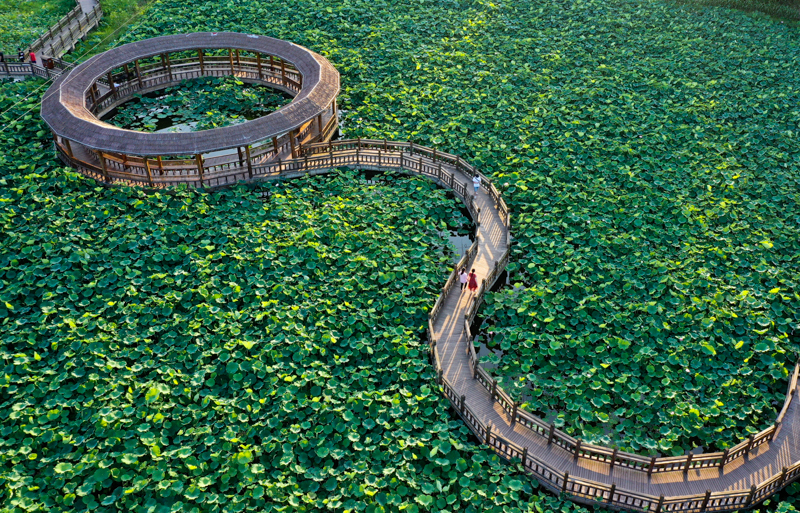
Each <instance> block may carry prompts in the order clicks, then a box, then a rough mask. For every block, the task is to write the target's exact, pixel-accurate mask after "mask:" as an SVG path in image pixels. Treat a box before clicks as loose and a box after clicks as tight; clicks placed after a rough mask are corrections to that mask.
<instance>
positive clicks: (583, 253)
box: [126, 0, 800, 453]
mask: <svg viewBox="0 0 800 513" xmlns="http://www.w3.org/2000/svg"><path fill="white" fill-rule="evenodd" d="M217 9H218V4H217V3H216V2H205V3H195V4H192V5H191V7H190V6H188V5H185V4H183V3H182V2H179V1H177V0H170V1H166V0H164V1H162V2H161V3H159V4H156V5H155V6H154V8H153V14H154V15H153V16H151V17H150V18H149V22H148V23H145V24H143V25H142V26H141V27H140V28H139V29H137V30H135V31H133V32H131V33H129V34H128V35H127V36H126V40H132V39H137V38H140V37H148V36H150V35H155V34H168V33H175V32H181V31H186V30H196V29H198V28H202V29H207V30H220V31H221V30H239V31H253V32H257V33H265V34H268V35H271V36H276V37H280V38H284V39H289V40H292V41H295V42H297V43H299V44H302V45H305V46H308V47H310V48H312V49H315V50H318V51H321V52H323V53H325V54H326V55H328V56H329V58H331V59H332V60H333V62H334V64H335V65H336V66H337V68H338V69H339V71H340V72H341V74H342V80H343V86H344V87H343V89H344V92H343V95H342V99H341V105H342V108H343V109H344V110H345V111H346V113H347V115H346V118H345V126H346V127H347V129H348V134H347V135H348V136H359V135H360V136H363V137H377V138H388V139H400V140H404V139H413V140H416V141H420V142H424V143H426V144H429V145H434V146H437V147H440V148H442V149H444V150H448V151H454V152H456V153H460V154H462V155H464V156H465V157H467V158H469V159H470V160H471V161H472V162H473V163H475V164H476V165H477V166H479V167H480V168H481V169H483V170H484V171H486V172H488V173H490V174H493V175H494V176H495V177H496V178H497V182H498V183H499V184H500V185H501V187H502V188H503V189H504V190H505V192H506V195H507V197H508V198H509V202H510V205H511V208H512V211H513V212H514V213H515V218H514V225H515V228H514V234H515V237H516V241H517V244H516V246H515V249H514V264H513V267H512V268H513V269H514V274H513V279H514V281H516V282H519V283H521V284H522V287H523V290H522V291H521V292H516V293H509V292H501V293H499V294H496V295H495V296H494V297H493V298H491V299H490V301H489V303H490V304H489V306H488V307H487V309H486V311H485V314H486V316H487V317H489V318H491V319H493V320H494V322H495V324H494V326H493V327H492V328H491V329H492V330H493V331H494V332H496V333H497V335H496V336H495V337H494V338H495V340H494V341H493V343H495V344H498V345H500V346H503V347H505V349H506V351H507V353H506V356H504V358H503V360H502V361H501V362H500V370H499V371H498V373H499V376H500V377H502V378H503V379H504V383H506V384H505V385H504V386H506V387H507V388H509V389H510V390H511V391H512V393H514V394H515V395H516V396H517V397H520V398H525V399H527V400H528V401H529V403H530V404H529V407H530V408H531V409H532V410H535V411H540V412H542V413H544V414H548V413H550V412H551V411H553V412H554V413H553V414H554V415H556V416H557V419H558V422H559V423H563V425H564V427H565V429H566V430H567V431H569V432H571V433H575V434H576V435H579V436H581V437H583V438H584V439H586V440H592V441H598V442H605V443H614V444H618V445H620V446H622V447H624V448H629V449H632V450H637V451H642V452H646V451H647V450H659V451H661V452H664V453H674V452H675V453H676V452H682V451H683V449H687V448H690V447H693V446H696V445H703V446H706V447H709V448H712V449H713V448H717V447H724V446H726V445H730V444H732V443H735V442H737V441H738V440H740V439H741V438H742V437H744V436H745V435H746V433H747V432H751V431H757V430H759V429H761V428H763V427H765V426H766V425H768V424H769V423H771V422H772V421H773V420H774V417H775V414H776V409H777V407H778V406H779V403H780V401H782V399H783V393H784V391H785V385H786V377H787V375H788V370H790V369H791V367H792V365H793V364H794V361H795V359H796V356H795V354H794V353H795V351H796V348H795V346H794V344H792V343H791V341H790V340H789V339H788V336H787V333H789V332H790V331H791V329H792V328H793V327H794V325H795V323H796V322H797V317H796V316H797V315H800V313H798V309H797V307H798V302H797V301H798V299H797V297H796V296H795V294H794V292H793V291H794V290H795V289H796V288H797V287H796V278H795V276H796V275H797V271H798V269H797V263H796V260H795V259H794V255H796V254H797V252H798V243H797V242H796V241H797V240H798V238H797V228H796V223H794V222H793V221H792V220H793V219H794V218H795V217H796V216H797V214H798V210H797V196H796V192H795V187H794V184H795V183H796V179H797V176H798V168H797V163H796V158H797V153H796V150H795V149H794V148H795V146H796V144H795V138H796V136H797V126H798V122H799V121H800V116H799V115H798V111H797V110H796V109H794V108H793V105H794V104H795V103H796V101H797V100H798V89H797V87H796V83H797V71H796V69H797V61H798V57H800V54H799V53H798V45H797V44H796V41H797V32H796V29H794V28H791V27H787V26H786V25H785V24H783V25H782V24H780V23H776V22H774V21H771V20H769V19H767V18H765V17H763V16H761V17H753V16H749V15H747V14H744V13H741V12H736V11H726V10H715V9H704V10H701V11H697V12H694V13H693V14H692V15H691V16H689V12H690V11H688V10H686V9H685V8H682V7H680V6H678V5H675V4H663V3H657V2H649V3H647V4H640V3H638V2H627V1H617V2H612V3H608V2H600V1H597V0H587V1H582V2H548V3H544V4H542V3H536V4H531V3H507V4H496V3H491V2H471V1H470V2H468V1H461V2H457V1H454V2H444V3H440V2H423V3H422V4H419V3H413V6H412V3H411V2H408V3H404V2H391V3H389V2H380V1H378V2H374V1H369V2H366V1H365V2H360V1H355V2H354V1H349V2H344V3H331V4H324V3H323V4H321V5H320V4H313V5H312V4H308V5H305V4H296V5H295V4H292V5H291V8H288V7H286V8H285V9H284V11H285V12H284V14H283V15H282V16H278V17H274V16H273V17H267V16H266V13H267V12H275V11H277V10H279V7H278V4H277V3H273V2H268V1H260V2H251V3H244V4H242V5H240V6H238V8H237V10H236V14H235V15H231V16H230V17H220V16H214V15H213V13H214V12H215V11H216V10H217ZM267 18H269V19H267ZM265 19H267V20H266V23H267V24H268V25H267V26H266V27H265V26H264V25H263V23H264V20H265ZM443 20H447V21H446V22H445V21H443ZM664 20H669V21H664ZM648 366H650V367H652V369H651V368H649V367H648ZM512 383H513V385H512ZM576 390H577V391H579V392H580V393H575V391H576Z"/></svg>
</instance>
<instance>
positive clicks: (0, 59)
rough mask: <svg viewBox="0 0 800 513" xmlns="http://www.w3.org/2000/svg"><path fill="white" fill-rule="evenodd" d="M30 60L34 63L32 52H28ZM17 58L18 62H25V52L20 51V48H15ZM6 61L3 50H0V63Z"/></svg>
mask: <svg viewBox="0 0 800 513" xmlns="http://www.w3.org/2000/svg"><path fill="white" fill-rule="evenodd" d="M30 58H31V62H32V63H33V64H36V54H35V53H34V52H31V53H30ZM17 59H18V60H19V62H25V52H23V51H22V48H17ZM4 62H6V56H5V54H4V53H3V52H0V63H4Z"/></svg>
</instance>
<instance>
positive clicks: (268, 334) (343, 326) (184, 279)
mask: <svg viewBox="0 0 800 513" xmlns="http://www.w3.org/2000/svg"><path fill="white" fill-rule="evenodd" d="M38 85H40V84H39V83H37V82H35V81H29V82H24V83H17V84H8V83H6V84H3V92H2V93H0V110H5V109H8V108H11V111H10V112H9V113H8V114H5V116H8V117H6V118H4V121H5V123H8V124H9V126H10V127H11V128H12V131H11V132H10V136H9V137H8V138H7V139H5V140H4V143H3V147H2V152H0V170H2V175H0V201H2V203H3V205H4V208H3V210H2V211H1V212H0V223H1V224H2V230H3V233H4V239H3V244H2V246H1V247H2V250H0V294H1V295H0V325H1V326H2V330H0V333H1V334H0V338H2V344H1V345H0V361H2V365H3V372H2V374H0V416H2V418H3V419H4V420H3V421H2V425H1V426H0V432H2V435H3V436H2V440H0V454H2V456H1V457H2V463H3V465H2V470H1V471H0V478H1V479H3V482H4V483H5V486H3V487H2V488H0V504H3V509H4V510H8V511H22V510H26V511H33V510H37V509H38V510H41V511H44V510H47V511H88V510H94V509H98V510H106V511H108V510H118V511H136V512H139V511H141V512H145V511H187V512H189V511H200V510H202V511H221V510H225V511H243V510H265V511H270V510H276V511H285V510H287V508H288V509H291V510H295V511H303V510H314V511H320V510H324V509H333V510H356V509H358V510H361V509H364V507H365V506H368V507H369V508H368V509H369V510H370V511H377V510H383V509H391V510H397V509H400V508H402V509H403V510H404V511H421V510H425V511H427V510H430V509H440V510H449V511H509V510H510V511H533V510H535V509H536V508H540V509H543V510H547V511H552V510H554V509H559V510H563V511H564V512H569V511H583V510H582V508H577V507H574V506H572V505H570V504H568V503H563V502H561V501H560V500H558V499H555V498H552V497H548V496H546V495H543V494H541V493H540V492H539V491H537V490H536V487H535V484H534V483H531V481H530V480H529V479H527V478H526V477H525V476H524V475H523V474H521V473H520V472H519V471H518V470H517V469H515V468H514V467H510V466H508V465H506V464H504V463H502V462H501V461H500V460H499V458H498V457H497V456H496V455H494V454H492V453H490V452H488V451H486V450H485V449H483V448H481V447H480V446H479V445H477V444H475V443H473V441H472V440H471V439H470V437H469V436H468V431H467V428H466V427H465V426H464V425H463V424H462V423H461V422H460V421H457V420H455V419H454V418H453V417H452V416H451V414H450V413H449V412H448V410H447V406H446V403H444V402H443V401H442V399H441V397H440V395H439V393H438V391H437V388H436V385H435V381H434V375H433V372H432V370H431V366H430V364H429V362H428V358H427V351H426V344H425V342H424V341H423V340H421V337H423V338H424V335H423V330H424V327H425V326H426V322H427V311H428V309H429V308H430V307H431V306H432V304H433V301H434V299H435V296H436V294H437V293H438V290H439V287H440V285H441V282H442V280H443V279H444V277H445V276H446V274H447V273H448V272H449V267H450V265H451V264H450V262H451V259H452V254H451V253H452V251H453V248H452V246H451V245H450V244H449V243H448V241H447V238H446V237H445V236H444V235H442V233H446V232H447V231H448V230H449V229H457V228H458V226H460V225H463V224H465V223H466V219H464V218H463V215H462V214H461V210H460V208H459V205H458V204H457V203H456V202H454V201H453V200H452V199H450V198H448V195H447V194H446V192H445V191H444V190H441V189H438V188H436V187H435V186H434V185H433V184H432V183H431V182H428V181H426V180H422V179H414V178H408V177H401V176H394V175H376V176H371V177H369V182H370V183H367V177H365V176H364V175H360V174H357V173H354V172H338V173H334V175H333V176H331V177H317V178H314V179H304V180H297V181H292V182H287V183H276V184H265V185H259V186H254V187H252V188H249V187H237V188H233V189H231V190H228V191H225V192H220V193H216V194H198V193H195V192H191V191H186V190H177V191H173V193H170V194H153V195H147V194H145V193H144V192H142V191H141V190H138V189H120V188H114V189H105V188H103V187H98V186H97V184H96V183H95V182H93V181H90V180H87V179H85V178H83V177H81V176H79V175H76V174H74V173H72V172H70V171H69V170H65V169H59V168H58V166H57V165H56V162H55V161H54V159H53V158H52V155H51V154H50V153H49V151H47V152H42V149H43V148H45V149H48V150H49V145H50V142H49V137H48V133H47V132H46V131H45V130H44V128H45V127H44V126H43V124H42V123H41V122H40V121H38V120H37V118H33V117H31V118H30V119H28V120H25V121H27V122H25V123H23V122H19V123H11V121H12V120H13V119H16V118H17V117H23V118H24V115H25V111H26V110H27V109H29V108H31V107H33V106H36V105H37V104H38V101H39V98H38V97H37V96H33V97H31V98H29V99H28V100H24V101H22V103H20V104H19V105H18V106H16V107H12V105H13V104H14V103H16V102H19V101H20V99H21V98H23V97H24V95H26V94H29V93H31V92H35V87H38Z"/></svg>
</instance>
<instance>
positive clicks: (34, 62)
mask: <svg viewBox="0 0 800 513" xmlns="http://www.w3.org/2000/svg"><path fill="white" fill-rule="evenodd" d="M31 63H32V64H36V54H35V53H33V52H31Z"/></svg>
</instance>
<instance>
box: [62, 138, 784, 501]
mask: <svg viewBox="0 0 800 513" xmlns="http://www.w3.org/2000/svg"><path fill="white" fill-rule="evenodd" d="M57 148H58V150H59V154H60V156H61V157H62V158H68V156H67V154H66V151H65V149H64V148H62V147H61V146H60V145H58V144H57ZM332 148H337V150H336V151H333V149H332ZM389 148H393V149H394V151H395V152H396V153H388V150H389ZM418 149H419V147H418V146H416V145H412V144H411V143H389V142H386V141H373V140H357V141H354V140H343V141H334V142H331V143H322V144H316V143H315V144H309V145H307V146H306V147H305V150H306V151H304V152H303V155H302V156H301V157H300V158H295V159H290V160H285V161H282V162H281V161H278V162H266V163H263V164H261V165H259V166H254V168H253V178H254V179H264V178H282V177H294V176H299V175H301V174H305V173H307V172H311V171H316V170H326V169H332V168H336V167H352V168H361V169H380V170H388V169H400V170H402V171H405V172H409V173H412V174H419V175H422V176H426V177H428V178H430V179H433V180H436V181H440V182H441V183H444V184H447V185H449V186H451V187H453V188H454V190H457V195H459V197H460V198H461V199H462V201H464V202H465V204H468V203H470V201H469V199H470V196H469V195H468V194H467V193H466V190H465V188H464V187H463V185H462V186H461V187H460V189H459V188H456V187H455V186H456V184H457V183H458V184H459V185H460V182H457V181H456V180H455V178H454V176H453V172H451V171H450V170H449V169H444V168H442V167H441V166H439V165H438V162H439V159H448V160H450V161H453V162H459V161H460V159H459V158H458V157H454V156H449V155H448V154H442V153H439V152H436V159H437V160H433V158H431V156H432V152H431V153H430V155H431V156H429V154H428V152H427V151H426V150H425V149H423V150H422V152H421V153H422V155H417V150H418ZM384 152H387V153H384ZM72 163H73V164H75V162H74V159H73V161H72ZM462 166H463V164H462ZM77 167H78V169H79V171H81V172H83V173H84V174H87V175H89V176H92V177H93V178H96V179H103V178H104V176H103V174H102V170H99V169H98V168H97V166H96V165H94V164H90V163H86V162H83V161H81V162H79V163H77ZM242 171H243V168H241V167H240V168H238V169H237V170H236V173H234V174H233V175H231V174H220V176H219V177H218V179H222V178H225V179H224V180H222V181H219V182H218V183H217V184H216V185H214V184H213V183H206V184H202V183H200V184H198V183H197V178H198V177H197V176H196V173H195V174H194V175H192V174H187V175H186V176H183V177H179V178H180V180H173V183H187V184H190V185H193V186H198V185H199V186H207V187H208V186H210V187H214V186H225V185H230V184H231V183H235V181H236V180H242V179H246V178H245V175H244V174H243V173H242ZM237 173H238V174H237ZM129 175H130V176H128V177H126V180H128V183H134V184H137V185H146V182H145V180H144V179H143V178H142V177H141V176H140V175H136V174H129ZM230 176H234V178H235V180H233V181H230V180H228V179H227V178H229V177H230ZM237 177H242V178H237ZM490 188H491V185H490ZM458 191H461V193H458ZM501 199H502V198H501ZM500 205H502V204H501V203H500V202H497V203H496V206H497V208H498V211H499V210H500ZM506 222H508V223H509V224H510V216H509V217H507V218H506ZM479 245H480V243H479V240H476V242H475V243H474V244H473V245H472V246H471V247H470V249H469V250H468V251H467V253H466V254H465V255H464V256H462V258H461V260H460V261H459V264H458V265H457V267H456V269H458V268H460V267H461V266H462V265H463V264H462V262H471V261H472V260H473V259H474V258H475V257H476V256H477V252H478V249H479ZM509 255H510V250H509V249H507V250H506V251H505V253H504V254H503V255H502V257H501V259H500V260H499V261H498V262H497V264H496V265H495V266H494V268H493V269H492V270H491V271H490V272H489V274H488V275H487V277H486V279H484V280H483V282H482V283H481V285H480V288H479V292H478V295H477V296H476V297H475V301H473V303H472V305H471V306H470V309H469V311H468V313H467V315H466V317H465V319H464V320H463V323H464V333H465V334H466V342H467V346H466V351H467V353H468V355H469V359H470V363H471V365H472V367H473V368H472V372H473V377H474V379H475V380H477V381H478V382H479V383H480V384H481V385H482V386H483V387H484V388H486V389H487V390H488V391H489V392H490V396H491V398H492V400H493V401H498V403H499V405H500V406H501V407H502V408H503V410H505V411H506V413H508V414H510V415H509V416H510V417H511V421H512V422H519V423H520V424H521V425H523V426H526V427H528V428H529V429H531V431H533V432H534V433H536V434H538V435H539V436H543V437H546V438H547V443H548V444H555V445H557V446H558V447H561V448H562V449H563V450H565V451H566V452H568V453H570V454H573V455H575V457H578V458H583V459H589V460H594V461H599V462H602V463H606V464H609V465H612V466H619V467H623V468H625V469H628V470H634V471H640V472H646V473H647V474H648V475H650V474H652V473H654V472H655V473H661V472H670V471H683V472H686V471H688V470H694V469H705V468H720V467H723V466H724V465H725V464H727V463H729V462H731V461H733V460H734V459H736V458H740V457H743V456H745V455H748V454H750V453H751V452H752V451H753V449H754V448H756V447H758V446H759V445H761V444H765V443H768V442H770V441H772V440H773V439H774V437H775V435H776V433H777V431H778V423H776V425H773V426H770V427H768V428H767V429H764V430H762V431H761V432H760V433H758V434H755V435H752V436H751V437H749V438H748V439H747V440H745V441H742V442H741V443H739V444H737V445H736V446H734V447H732V448H730V449H728V450H726V451H724V452H716V453H706V454H688V455H686V456H671V457H661V458H655V457H650V458H648V457H645V456H641V455H637V454H632V453H627V452H623V451H618V450H617V449H611V448H608V447H602V446H597V445H593V444H588V443H582V441H581V440H579V439H577V438H575V437H572V436H570V435H568V434H566V433H564V432H563V431H561V430H559V429H557V428H556V427H555V425H554V424H552V423H546V422H544V421H543V420H542V419H540V418H538V417H537V416H536V415H534V414H532V413H530V412H526V411H524V410H523V409H522V408H521V405H520V404H519V403H516V402H515V401H514V400H513V399H512V398H511V397H510V395H509V394H508V393H507V392H505V390H503V388H502V387H500V386H498V381H497V380H496V379H494V378H493V377H492V375H491V374H490V373H489V372H488V371H487V370H485V369H484V368H482V367H481V366H480V365H478V359H477V355H476V354H475V350H474V345H473V343H472V340H471V332H470V327H469V323H470V320H471V319H473V318H474V316H475V315H476V313H477V310H478V308H479V306H480V304H481V301H482V298H483V295H484V294H485V291H486V290H488V289H489V288H491V284H492V283H493V282H494V281H495V280H496V279H497V278H498V277H499V275H500V274H501V273H502V270H503V269H504V268H505V266H506V263H507V261H508V258H509ZM456 281H457V279H456V273H455V272H451V273H450V275H449V276H448V278H447V281H446V282H445V286H444V287H443V289H442V293H441V294H440V296H439V297H438V298H437V301H436V303H435V304H434V308H433V310H432V312H431V315H429V319H428V327H427V334H428V339H429V343H430V355H431V360H432V362H433V365H434V367H435V370H436V375H437V382H438V383H439V384H440V386H441V388H442V392H443V393H444V394H445V396H446V397H447V398H448V400H450V402H451V404H452V406H453V408H454V409H455V410H456V412H457V413H458V414H459V416H461V418H462V419H463V420H464V422H465V423H466V424H467V426H468V427H470V429H471V430H472V431H473V432H474V433H475V435H476V436H477V437H478V438H479V439H480V440H481V441H483V442H484V443H486V444H487V445H488V446H489V447H490V448H491V449H492V450H494V451H495V452H497V453H498V454H499V455H500V456H501V457H503V458H505V459H507V460H513V461H517V460H519V461H520V462H521V463H522V465H523V466H524V467H525V469H526V470H527V471H528V472H531V473H532V474H533V475H535V476H536V478H537V479H539V481H540V482H541V483H542V484H543V485H544V486H545V487H547V488H549V489H551V490H553V491H555V492H557V493H566V494H568V495H569V496H570V497H571V498H572V499H573V500H576V501H579V502H584V503H587V504H593V505H603V506H609V507H616V508H621V509H627V510H633V511H643V512H644V511H648V512H652V511H671V512H701V511H732V510H738V509H742V508H748V507H751V506H754V505H755V504H757V503H759V502H760V501H762V500H764V499H765V498H767V497H768V496H770V495H772V494H774V493H775V492H777V491H778V490H780V489H782V488H783V487H785V486H787V485H788V484H790V483H791V482H793V481H795V480H796V479H798V478H800V462H796V463H794V464H792V465H791V466H789V467H787V468H785V469H783V470H782V471H781V474H780V475H775V476H772V477H770V478H768V479H766V480H764V481H763V482H761V483H760V484H758V485H757V486H756V485H754V486H753V487H752V488H751V489H749V490H743V491H723V492H713V493H712V492H707V493H705V494H698V495H687V496H679V497H663V496H662V497H654V496H650V495H646V494H640V493H636V492H632V491H629V490H624V489H622V488H616V486H615V485H614V484H613V483H611V484H610V485H609V484H606V483H599V482H595V481H591V480H586V479H580V478H575V477H573V476H569V475H568V473H562V472H560V471H558V469H556V468H555V467H552V466H551V465H549V464H548V463H546V462H544V461H541V460H539V459H538V458H537V457H536V456H535V455H534V454H529V453H528V449H527V448H525V447H521V446H518V445H515V444H514V443H512V442H511V441H509V440H505V439H503V438H502V437H500V436H499V435H498V434H497V433H494V432H493V431H492V427H491V426H490V425H489V426H487V425H483V424H482V422H481V421H480V420H479V417H478V416H477V415H475V413H474V412H473V410H471V409H470V407H469V405H468V404H466V402H465V401H464V399H463V396H458V395H457V393H456V391H455V390H456V389H455V387H454V386H453V385H452V384H451V383H450V382H449V381H448V380H447V378H446V376H444V374H443V369H442V366H441V358H440V356H439V350H438V347H437V343H436V340H435V332H434V323H435V319H436V318H437V315H438V313H439V311H438V310H437V308H439V309H440V308H441V305H442V304H443V301H442V297H444V296H446V295H447V294H448V292H449V291H450V289H451V288H452V287H453V286H454V285H455V282H456ZM799 374H800V361H799V362H798V363H797V364H796V365H795V369H794V372H793V373H792V378H791V379H790V381H789V391H788V392H787V399H786V401H785V404H784V408H783V410H782V411H781V415H780V418H781V419H782V418H783V415H784V414H785V410H786V409H787V407H788V404H789V402H791V399H792V397H793V396H794V395H795V394H794V390H795V387H796V385H797V381H798V375H799Z"/></svg>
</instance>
